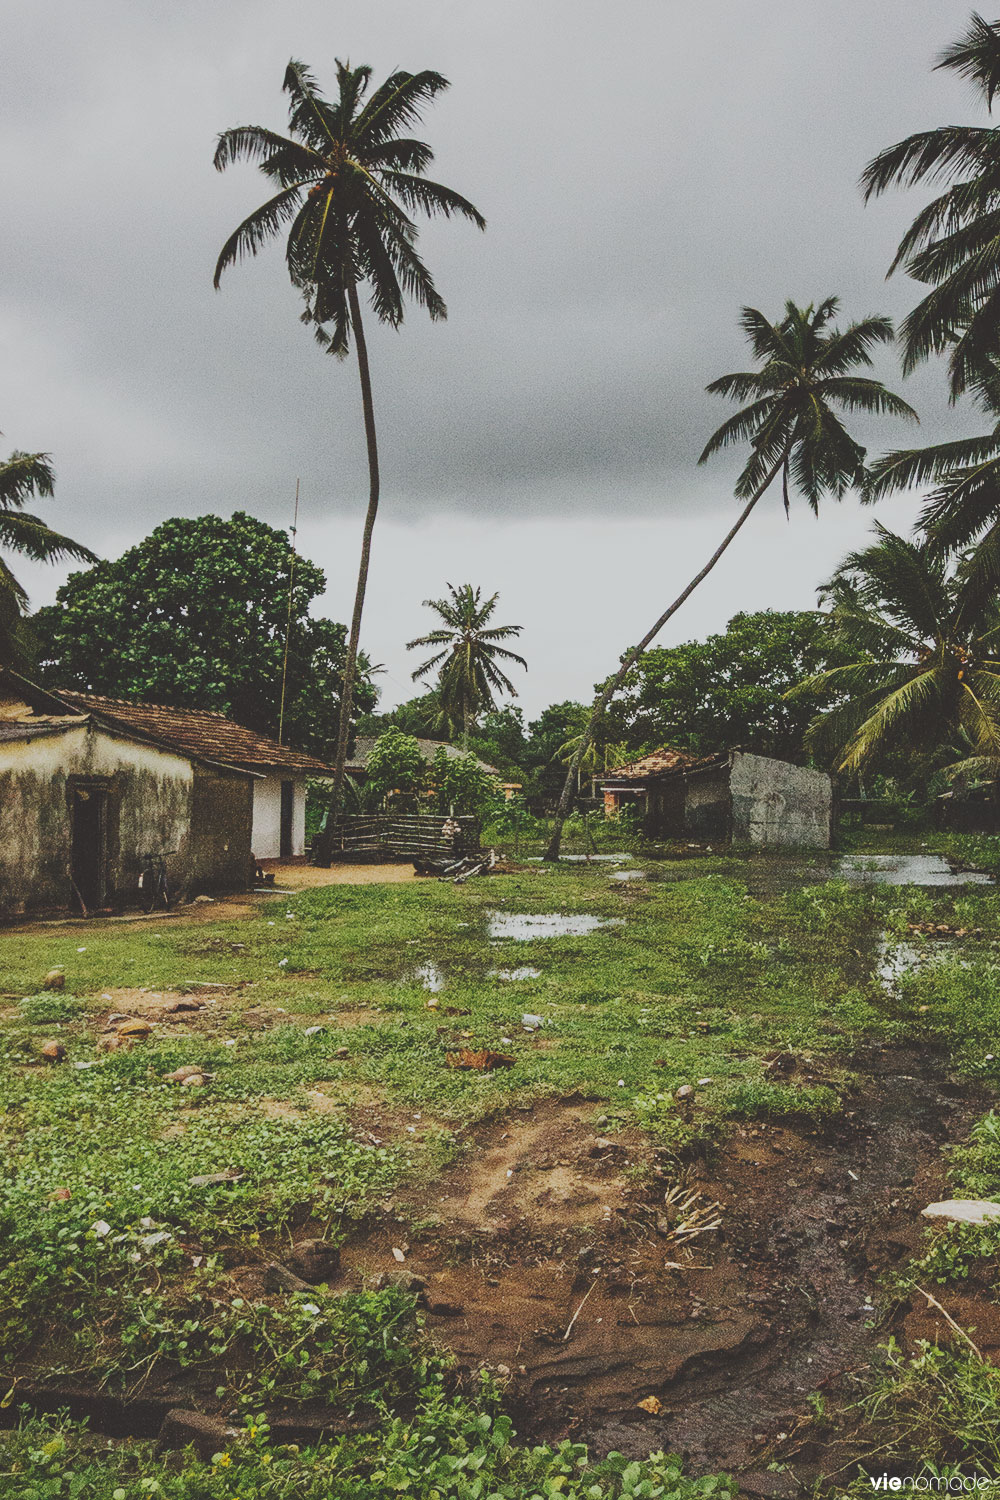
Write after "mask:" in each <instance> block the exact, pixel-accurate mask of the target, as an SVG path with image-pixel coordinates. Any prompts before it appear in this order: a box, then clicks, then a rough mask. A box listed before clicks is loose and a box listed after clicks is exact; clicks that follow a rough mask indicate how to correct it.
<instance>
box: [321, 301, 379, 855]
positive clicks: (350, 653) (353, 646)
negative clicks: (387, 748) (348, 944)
mask: <svg viewBox="0 0 1000 1500" xmlns="http://www.w3.org/2000/svg"><path fill="white" fill-rule="evenodd" d="M347 298H348V303H349V305H350V309H351V327H352V328H353V330H354V343H355V347H356V349H357V351H358V375H359V377H360V380H361V404H362V407H363V409H364V416H365V440H366V442H367V444H368V510H367V512H366V514H365V528H364V532H363V533H362V538H361V559H360V561H359V563H358V585H357V589H356V590H355V594H354V613H353V614H352V616H351V634H350V637H349V639H348V642H347V656H346V659H345V661H344V685H343V689H342V691H341V695H340V722H339V726H338V729H337V753H336V757H335V759H334V762H333V787H332V789H331V791H330V805H329V809H328V811H327V815H326V826H325V828H324V830H323V832H322V833H321V834H320V836H319V838H318V840H317V842H316V852H315V856H314V860H315V863H316V864H320V865H328V864H329V863H330V857H331V852H332V848H333V836H334V823H335V821H336V819H337V818H338V817H339V816H340V806H341V802H342V801H343V795H344V769H345V767H346V765H347V744H348V740H349V739H350V735H351V713H352V710H353V708H354V684H355V681H356V679H357V669H358V643H359V641H360V639H361V617H362V615H363V613H364V608H365V590H366V588H367V586H368V567H369V564H370V562H371V551H372V532H373V531H374V529H375V517H376V516H377V515H378V501H379V472H378V440H377V436H376V432H375V407H374V404H373V402H372V381H371V371H370V369H369V366H368V345H367V344H366V342H365V334H364V329H363V327H362V324H361V303H360V302H359V300H358V289H357V286H356V285H355V284H354V283H353V282H352V283H351V285H350V286H349V287H348V290H347Z"/></svg>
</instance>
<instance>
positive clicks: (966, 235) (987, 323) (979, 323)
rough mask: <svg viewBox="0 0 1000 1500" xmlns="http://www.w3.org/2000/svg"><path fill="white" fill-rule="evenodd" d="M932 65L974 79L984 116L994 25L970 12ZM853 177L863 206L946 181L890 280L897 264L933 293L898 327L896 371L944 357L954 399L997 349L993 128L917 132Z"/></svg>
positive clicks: (999, 292) (997, 163)
mask: <svg viewBox="0 0 1000 1500" xmlns="http://www.w3.org/2000/svg"><path fill="white" fill-rule="evenodd" d="M936 66H937V67H938V68H946V69H949V70H950V71H952V72H955V73H958V74H959V75H960V76H961V77H962V78H965V79H968V80H969V81H970V82H972V83H973V84H974V85H975V87H976V89H977V90H978V92H979V93H980V95H981V97H982V99H983V102H984V104H985V106H986V109H987V111H990V110H992V106H993V100H994V97H995V96H996V94H997V92H998V90H1000V21H995V22H992V23H990V22H987V21H984V20H983V18H982V16H980V15H976V14H974V15H973V16H972V19H971V21H970V23H969V27H968V30H967V31H966V33H965V35H964V36H963V37H962V38H961V39H960V40H959V41H958V42H956V43H955V44H954V46H952V47H949V48H948V49H947V51H945V52H944V53H943V54H942V56H941V57H940V58H939V60H938V62H937V64H936ZM861 180H862V186H863V188H864V192H865V198H866V200H867V199H870V198H872V197H874V196H876V195H878V194H880V193H884V192H885V191H886V190H887V189H888V188H890V187H894V186H895V187H911V186H913V185H914V184H915V183H918V182H924V181H928V182H935V181H938V182H941V181H943V182H946V183H947V184H948V186H947V188H946V190H945V191H944V192H943V193H941V194H939V195H938V196H937V197H936V198H934V199H933V201H932V202H931V203H929V204H928V205H927V207H926V208H924V209H922V210H921V212H920V213H919V214H918V215H917V217H916V218H915V219H914V221H913V223H912V224H911V225H910V228H909V229H908V230H907V232H906V234H905V235H904V236H903V239H902V241H901V243H900V246H899V249H898V250H897V252H896V258H895V260H894V261H893V263H892V266H891V267H890V273H889V274H890V275H891V274H892V272H893V271H895V270H897V269H898V268H899V267H900V266H902V267H903V268H904V269H905V270H906V271H907V273H908V274H909V275H910V276H912V277H913V278H914V279H915V280H916V281H919V282H922V283H923V284H924V285H926V286H930V287H931V288H933V290H931V291H930V292H928V294H927V296H926V297H924V298H923V300H922V301H921V302H920V303H919V304H918V305H917V306H916V307H915V308H914V309H913V311H912V312H911V313H910V315H909V316H908V317H907V318H906V320H905V321H904V322H903V324H902V326H901V328H900V335H901V337H902V340H903V349H904V369H905V370H906V372H907V373H909V371H910V370H912V369H913V368H914V367H915V366H916V365H918V364H919V363H920V362H921V361H922V360H924V359H926V358H927V357H928V356H929V355H931V354H941V353H947V354H948V356H949V367H950V376H951V393H952V397H953V398H955V397H957V396H959V395H960V394H961V393H962V392H963V391H964V390H966V389H967V388H968V387H969V385H970V384H971V383H972V382H974V381H975V379H976V377H977V375H978V374H980V372H981V371H982V370H983V368H984V366H986V365H988V363H989V360H990V357H991V356H992V355H995V354H996V353H997V352H998V349H1000V129H998V128H997V127H996V126H985V125H942V126H939V127H938V128H937V129H935V130H923V131H919V132H918V133H917V134H916V135H911V136H908V137H907V138H906V140H904V141H900V142H898V144H897V145H895V146H890V147H888V149H887V150H885V151H882V152H880V153H879V155H878V156H876V157H875V159H874V160H873V161H871V162H869V164H868V166H867V167H866V168H865V171H864V174H863V176H862V179H861Z"/></svg>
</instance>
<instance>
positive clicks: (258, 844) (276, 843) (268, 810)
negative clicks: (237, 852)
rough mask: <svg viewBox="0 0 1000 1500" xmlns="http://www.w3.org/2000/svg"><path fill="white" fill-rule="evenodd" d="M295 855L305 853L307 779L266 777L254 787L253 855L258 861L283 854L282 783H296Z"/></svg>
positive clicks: (255, 783)
mask: <svg viewBox="0 0 1000 1500" xmlns="http://www.w3.org/2000/svg"><path fill="white" fill-rule="evenodd" d="M293 780H294V784H295V800H294V802H293V805H292V854H293V855H299V854H304V853H305V852H306V780H305V777H304V776H299V777H294V778H293V777H291V776H279V775H274V776H265V777H263V778H262V779H260V780H258V781H255V782H254V786H253V852H254V854H255V855H256V856H257V858H258V859H277V858H278V856H279V855H280V853H281V783H282V782H283V781H293Z"/></svg>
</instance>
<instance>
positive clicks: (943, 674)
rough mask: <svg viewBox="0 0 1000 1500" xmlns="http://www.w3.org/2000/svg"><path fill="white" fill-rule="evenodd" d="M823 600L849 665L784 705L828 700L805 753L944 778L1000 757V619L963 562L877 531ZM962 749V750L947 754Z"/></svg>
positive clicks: (837, 762) (853, 770)
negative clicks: (943, 766)
mask: <svg viewBox="0 0 1000 1500" xmlns="http://www.w3.org/2000/svg"><path fill="white" fill-rule="evenodd" d="M875 531H876V537H877V539H876V541H875V542H874V544H873V545H872V546H870V547H866V548H864V549H863V550H862V551H860V552H853V553H851V555H850V556H849V557H847V558H845V560H844V562H842V563H841V565H840V567H839V568H838V569H837V572H836V573H835V575H834V577H833V578H832V579H831V581H830V582H829V583H828V584H827V585H826V587H825V588H824V589H823V591H822V594H821V597H822V598H823V599H824V600H825V602H826V603H827V604H828V605H829V606H830V607H831V624H832V630H833V636H834V640H835V642H836V644H837V646H838V647H839V648H840V649H842V650H846V651H849V652H851V653H852V654H853V655H854V660H853V661H851V662H848V663H847V664H846V665H844V666H840V667H832V668H830V669H829V670H828V671H825V672H820V673H817V674H816V675H815V676H813V677H810V678H808V679H807V681H805V682H802V683H800V684H799V686H798V687H796V688H793V689H792V692H791V693H790V694H789V696H790V697H795V696H796V695H799V694H803V693H808V692H814V691H816V690H821V691H831V690H833V691H835V692H836V693H837V694H838V697H839V698H840V701H839V702H838V704H837V706H836V707H834V708H832V709H830V710H829V711H828V712H827V713H824V714H822V715H820V716H819V717H818V718H816V719H814V720H813V722H812V724H811V725H810V727H809V730H808V734H807V743H808V744H809V746H810V748H811V749H812V750H813V751H814V752H815V753H816V754H817V755H819V756H821V757H822V758H824V759H829V760H831V761H832V764H833V766H834V768H835V769H836V770H837V771H840V772H843V773H846V774H854V775H857V774H859V773H861V772H863V771H865V770H867V769H868V768H870V767H873V766H876V765H877V764H878V763H879V762H880V761H883V760H884V759H885V757H886V756H887V755H889V754H891V753H892V752H893V751H897V750H905V751H906V752H907V754H908V755H911V756H912V755H914V754H916V755H920V756H922V757H924V758H925V760H926V761H927V762H928V763H934V762H935V761H936V762H937V763H940V762H942V761H943V760H951V761H953V762H954V761H955V757H956V755H958V756H959V757H960V758H959V763H958V764H956V765H953V766H952V767H951V769H952V770H954V771H957V770H968V769H970V768H974V767H975V766H976V765H983V764H989V765H992V764H995V762H996V760H997V757H998V756H1000V608H998V606H997V602H996V599H995V598H989V599H985V600H984V599H983V598H982V597H981V596H980V595H979V594H978V593H977V591H976V590H975V588H974V587H973V588H970V585H969V577H968V573H967V570H966V568H965V566H964V564H963V563H960V564H958V566H957V567H956V566H951V565H949V563H948V561H947V560H946V558H945V557H944V556H943V555H942V554H941V552H940V551H938V550H936V549H933V548H930V547H928V546H927V545H926V543H924V544H921V543H918V542H913V541H908V540H907V539H905V538H904V537H900V536H896V535H895V534H894V533H893V532H891V531H888V530H886V528H885V527H884V526H880V525H878V524H876V527H875ZM957 746H961V747H962V749H961V750H957V749H956V748H955V747H957Z"/></svg>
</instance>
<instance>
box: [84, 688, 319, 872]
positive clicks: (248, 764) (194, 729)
mask: <svg viewBox="0 0 1000 1500" xmlns="http://www.w3.org/2000/svg"><path fill="white" fill-rule="evenodd" d="M57 696H58V697H59V698H60V699H61V700H62V701H63V702H65V703H68V704H70V705H72V706H73V707H74V708H76V709H80V710H83V711H84V712H85V713H92V714H99V715H100V718H101V720H102V722H104V723H106V724H109V725H112V726H118V727H119V728H120V729H122V730H125V731H132V732H138V733H140V734H145V735H147V736H149V737H150V738H151V739H154V740H156V741H157V742H158V743H160V744H163V745H168V746H173V747H174V748H176V749H178V750H180V751H181V752H182V753H184V754H187V755H196V756H203V757H209V758H211V759H212V760H215V761H224V762H225V763H226V764H227V765H229V766H234V767H238V768H239V769H241V770H243V771H246V772H248V773H249V774H250V776H251V778H252V782H253V830H252V834H251V844H252V850H253V854H254V856H255V857H256V858H257V859H296V858H300V857H301V856H302V855H304V854H305V852H306V778H307V777H332V775H333V771H332V769H331V767H330V766H328V765H326V764H325V763H324V762H323V761H321V760H317V758H316V757H315V756H314V755H309V754H307V752H306V751H304V750H294V749H292V747H291V746H290V745H279V743H278V741H277V740H275V739H272V738H271V737H270V736H269V735H266V734H258V733H257V732H256V731H255V730H252V729H246V728H244V726H243V725H242V724H234V723H233V721H232V720H231V719H227V718H226V716H225V715H224V714H221V713H216V712H214V711H213V710H211V709H200V708H171V707H167V706H165V705H162V704H156V703H129V702H124V701H122V700H121V699H118V698H101V697H97V696H95V695H94V694H91V693H75V692H64V691H61V690H60V691H59V692H58V694H57Z"/></svg>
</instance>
